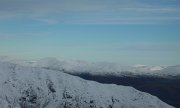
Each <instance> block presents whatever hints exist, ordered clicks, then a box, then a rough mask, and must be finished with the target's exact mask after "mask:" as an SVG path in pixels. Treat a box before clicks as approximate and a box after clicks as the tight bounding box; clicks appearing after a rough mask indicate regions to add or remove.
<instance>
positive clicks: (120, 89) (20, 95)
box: [0, 61, 172, 108]
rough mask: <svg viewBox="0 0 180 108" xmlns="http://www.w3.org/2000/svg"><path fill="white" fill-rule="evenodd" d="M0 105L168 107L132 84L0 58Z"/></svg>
mask: <svg viewBox="0 0 180 108" xmlns="http://www.w3.org/2000/svg"><path fill="white" fill-rule="evenodd" d="M0 108H172V107H171V106H169V105H167V104H166V103H164V102H162V101H161V100H159V99H158V98H156V97H155V96H152V95H150V94H148V93H144V92H140V91H138V90H136V89H134V88H132V87H125V86H117V85H114V84H113V85H111V84H110V85H109V84H100V83H97V82H93V81H86V80H83V79H81V78H78V77H76V76H71V75H68V74H66V73H62V72H60V71H53V70H48V69H42V68H38V67H32V66H21V65H19V64H14V63H9V62H4V61H2V62H0Z"/></svg>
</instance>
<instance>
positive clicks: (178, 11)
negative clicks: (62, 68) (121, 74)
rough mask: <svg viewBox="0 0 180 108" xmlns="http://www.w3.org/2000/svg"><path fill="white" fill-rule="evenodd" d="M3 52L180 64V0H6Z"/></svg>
mask: <svg viewBox="0 0 180 108" xmlns="http://www.w3.org/2000/svg"><path fill="white" fill-rule="evenodd" d="M0 56H11V57H16V58H22V59H39V58H44V57H56V58H58V59H65V60H66V59H67V60H70V59H73V60H86V61H93V62H97V61H105V62H118V63H123V64H147V65H179V64H180V1H179V0H0Z"/></svg>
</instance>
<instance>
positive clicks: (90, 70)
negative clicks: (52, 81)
mask: <svg viewBox="0 0 180 108" xmlns="http://www.w3.org/2000/svg"><path fill="white" fill-rule="evenodd" d="M0 60H1V61H8V62H11V63H16V64H20V65H24V66H32V67H42V68H47V69H52V70H57V71H64V72H66V73H70V74H82V73H83V74H91V75H102V76H105V75H112V76H129V75H130V76H138V75H148V76H155V77H164V78H168V77H174V76H178V77H179V76H180V65H176V66H147V65H139V64H138V65H122V64H118V63H108V62H86V61H80V60H58V59H56V58H43V59H39V60H35V61H28V60H20V59H14V58H11V57H6V56H4V57H0Z"/></svg>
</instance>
